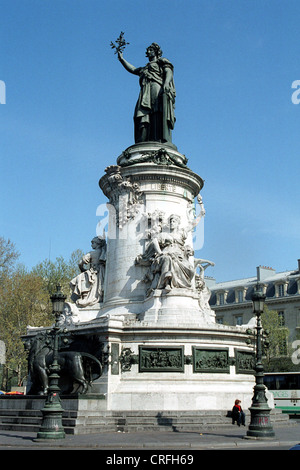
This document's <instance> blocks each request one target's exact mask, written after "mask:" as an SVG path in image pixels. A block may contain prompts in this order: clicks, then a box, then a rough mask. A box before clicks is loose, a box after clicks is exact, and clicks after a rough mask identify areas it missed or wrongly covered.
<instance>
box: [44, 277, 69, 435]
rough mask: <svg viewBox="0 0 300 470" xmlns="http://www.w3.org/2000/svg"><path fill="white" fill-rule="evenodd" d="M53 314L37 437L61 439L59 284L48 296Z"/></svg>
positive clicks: (61, 301) (61, 300)
mask: <svg viewBox="0 0 300 470" xmlns="http://www.w3.org/2000/svg"><path fill="white" fill-rule="evenodd" d="M50 298H51V301H52V306H53V314H54V315H55V324H54V327H53V328H52V335H53V340H54V346H53V361H52V364H51V366H50V375H49V389H48V395H47V398H46V401H45V405H44V408H43V409H42V410H41V411H42V413H43V419H42V424H41V427H40V430H39V432H38V433H37V439H63V438H64V437H65V432H64V428H63V426H62V414H63V411H64V410H63V408H62V406H61V401H60V396H59V392H60V388H59V386H58V381H59V371H60V365H59V363H58V337H59V319H60V316H61V314H62V313H63V310H64V303H65V300H66V296H65V295H64V294H63V293H62V292H61V286H59V285H58V286H57V287H56V292H55V293H54V294H53V295H52V296H51V297H50Z"/></svg>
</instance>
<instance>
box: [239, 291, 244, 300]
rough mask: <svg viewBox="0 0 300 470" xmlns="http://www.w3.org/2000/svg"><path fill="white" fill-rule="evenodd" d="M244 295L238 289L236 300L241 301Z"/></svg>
mask: <svg viewBox="0 0 300 470" xmlns="http://www.w3.org/2000/svg"><path fill="white" fill-rule="evenodd" d="M243 300H244V296H243V291H242V290H239V291H238V302H243Z"/></svg>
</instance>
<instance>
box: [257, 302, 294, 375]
mask: <svg viewBox="0 0 300 470" xmlns="http://www.w3.org/2000/svg"><path fill="white" fill-rule="evenodd" d="M262 326H263V329H264V331H265V332H268V335H267V340H268V347H267V348H264V356H265V359H264V368H265V371H266V372H267V371H273V370H277V371H279V370H282V369H281V367H280V364H282V365H283V364H284V368H285V369H286V368H287V367H288V365H287V364H286V362H288V363H290V362H291V361H290V359H289V357H288V350H287V339H288V334H289V330H288V329H287V328H285V327H284V326H282V324H281V321H280V318H279V316H278V312H277V311H275V310H270V309H269V308H268V307H266V306H265V308H264V312H263V314H262ZM286 359H288V361H286ZM279 367H280V368H279ZM286 370H288V369H286Z"/></svg>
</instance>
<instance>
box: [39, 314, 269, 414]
mask: <svg viewBox="0 0 300 470" xmlns="http://www.w3.org/2000/svg"><path fill="white" fill-rule="evenodd" d="M137 317H138V316H137V315H135V314H127V315H119V316H117V315H113V316H110V315H108V314H104V315H102V316H99V317H97V318H95V319H94V320H92V321H88V322H80V323H77V324H74V325H73V326H72V328H71V331H72V335H74V336H78V337H79V338H80V337H84V338H87V340H88V339H89V338H93V340H94V338H95V337H96V338H97V339H98V341H99V343H101V344H102V346H103V347H102V350H103V351H104V355H105V357H106V360H105V361H104V363H103V374H102V375H101V377H100V378H99V379H97V380H96V381H94V382H93V384H92V386H91V388H90V390H89V393H92V394H101V396H102V397H105V400H104V402H103V401H102V405H101V406H102V409H103V410H104V409H105V410H124V411H126V410H127V411H139V410H141V411H142V410H144V411H146V410H151V411H153V410H157V411H158V412H159V411H170V410H177V411H180V410H194V411H196V410H220V409H224V410H231V408H232V406H233V403H234V401H235V399H236V398H239V399H240V400H241V401H242V406H243V408H244V409H246V408H248V407H249V406H250V405H251V399H252V395H253V386H254V383H255V382H254V376H253V369H252V364H253V362H252V361H253V351H252V349H251V348H250V347H248V346H247V343H246V340H247V338H248V335H247V333H246V331H245V329H243V328H242V327H230V326H224V325H218V324H208V323H206V324H204V322H203V324H201V325H200V324H199V325H197V324H192V323H190V322H187V323H185V320H184V318H182V320H181V323H180V322H179V321H178V319H177V324H173V325H172V324H171V325H170V323H169V320H168V322H166V323H164V322H163V317H161V318H160V319H159V318H158V321H156V322H155V321H152V322H150V321H144V320H138V319H137ZM32 333H33V332H32ZM271 407H273V405H272V403H271Z"/></svg>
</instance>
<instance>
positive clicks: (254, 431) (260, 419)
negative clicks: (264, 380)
mask: <svg viewBox="0 0 300 470" xmlns="http://www.w3.org/2000/svg"><path fill="white" fill-rule="evenodd" d="M249 410H250V413H251V422H250V425H249V428H248V431H247V435H246V436H245V439H269V438H270V439H271V438H273V437H275V433H274V431H273V427H272V424H271V421H270V411H271V410H270V408H269V407H259V408H256V407H251V408H249Z"/></svg>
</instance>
